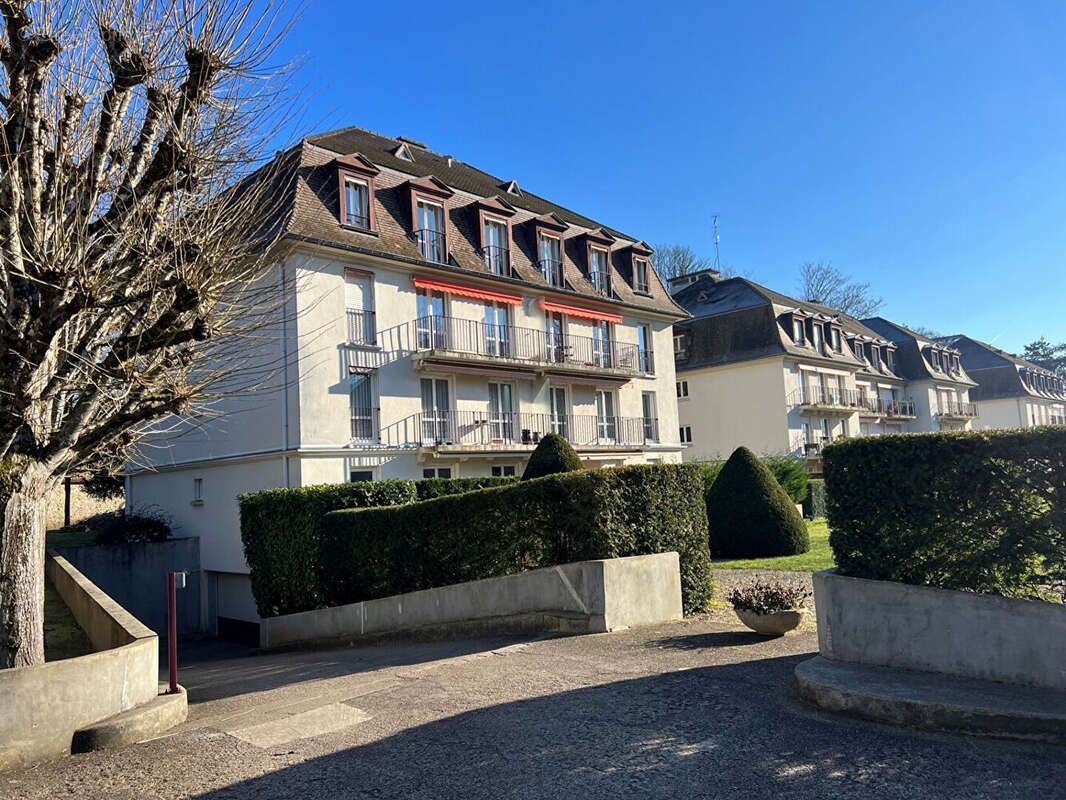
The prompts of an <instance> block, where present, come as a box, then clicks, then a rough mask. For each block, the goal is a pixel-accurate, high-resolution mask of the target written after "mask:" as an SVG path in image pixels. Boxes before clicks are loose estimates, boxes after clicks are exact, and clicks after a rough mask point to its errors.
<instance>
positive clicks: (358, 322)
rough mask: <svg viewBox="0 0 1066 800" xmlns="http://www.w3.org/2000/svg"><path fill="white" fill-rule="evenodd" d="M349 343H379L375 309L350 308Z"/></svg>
mask: <svg viewBox="0 0 1066 800" xmlns="http://www.w3.org/2000/svg"><path fill="white" fill-rule="evenodd" d="M348 344H364V345H372V344H377V318H376V316H375V314H374V312H373V311H363V310H360V309H355V308H349V309H348Z"/></svg>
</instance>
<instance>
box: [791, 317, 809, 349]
mask: <svg viewBox="0 0 1066 800" xmlns="http://www.w3.org/2000/svg"><path fill="white" fill-rule="evenodd" d="M792 341H794V342H795V343H796V344H804V343H805V342H806V337H805V336H804V335H803V320H801V319H793V320H792Z"/></svg>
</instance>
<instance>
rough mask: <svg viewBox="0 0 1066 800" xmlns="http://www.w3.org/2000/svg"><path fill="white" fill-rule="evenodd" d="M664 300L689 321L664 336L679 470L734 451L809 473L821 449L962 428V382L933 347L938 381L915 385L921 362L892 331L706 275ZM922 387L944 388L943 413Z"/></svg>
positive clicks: (947, 352) (942, 349)
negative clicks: (788, 460)
mask: <svg viewBox="0 0 1066 800" xmlns="http://www.w3.org/2000/svg"><path fill="white" fill-rule="evenodd" d="M672 289H673V290H674V299H675V300H676V301H677V302H678V304H679V305H681V306H682V307H683V308H684V309H685V310H686V311H688V312H689V313H690V314H691V316H692V318H691V319H689V320H685V321H682V322H679V323H678V324H676V325H675V326H674V356H675V364H676V370H677V386H676V393H677V397H678V401H677V402H678V418H679V424H680V426H681V430H680V433H681V440H682V442H685V443H689V444H690V447H689V449H688V450H686V452H685V456H684V457H685V459H686V460H691V461H708V460H717V459H722V458H726V457H728V456H729V454H730V453H731V452H732V451H733V449H735V448H736V447H738V446H741V445H745V446H747V447H749V448H751V449H752V450H754V451H755V452H757V453H763V454H776V453H791V454H793V455H796V456H797V457H802V458H804V459H806V460H807V462H808V465H809V467H810V468H811V469H812V470H814V471H817V470H819V469H820V465H821V451H822V448H823V447H824V446H825V445H827V444H829V443H831V442H833V441H834V440H836V439H839V438H841V437H848V436H869V435H877V434H882V433H903V432H911V431H929V430H936V429H939V428H940V427H948V426H951V425H959V426H966V425H968V424H969V419H970V417H961V416H960V415H962V414H967V413H969V411H970V410H971V406H970V404H969V398H968V395H967V394H966V392H967V390H968V389H969V387H970V386H972V385H973V382H972V381H971V380H970V379H969V378H968V377H967V376H966V375H965V373H964V372H963V371H962V369H961V367H960V366H957V360H958V354H957V352H954V351H952V349H951V348H949V347H947V346H945V345H941V344H939V343H936V344H934V345H931V347H932V348H933V349H935V351H936V355H935V356H933V355H932V354H930V355H929V356H928V357H929V358H935V361H936V363H937V364H943V365H944V369H945V370H946V371H945V372H942V373H941V372H939V371H938V372H935V373H931V374H930V375H929V376H928V378H926V377H923V375H922V374H921V373H920V371H919V369H918V366H917V364H916V363H912V362H914V361H916V360H917V359H918V358H919V357H922V356H921V354H920V353H919V352H918V348H917V346H916V345H913V343H908V341H906V339H905V337H904V335H903V334H902V333H900V331H897V330H894V329H893V330H890V331H888V332H887V333H886V332H882V331H879V330H878V329H876V328H874V327H872V326H870V325H868V324H867V321H859V320H857V319H854V318H852V317H850V316H848V315H846V314H843V313H841V312H839V311H837V310H836V309H833V308H829V307H828V306H824V305H821V304H818V303H810V302H806V301H803V300H799V299H797V298H794V297H789V296H787V295H783V294H781V293H779V292H775V291H773V290H771V289H768V288H766V287H765V286H760V285H759V284H757V283H754V282H752V281H750V280H747V279H745V278H729V279H727V280H721V279H719V277H718V275H717V274H716V273H715V272H714V271H713V270H707V271H704V272H701V273H695V274H693V275H688V276H684V277H683V278H681V279H678V280H675V281H673V282H672ZM897 340H898V341H897ZM912 351H913V352H912ZM930 387H932V388H933V389H935V390H936V391H939V390H940V389H944V391H947V389H948V388H950V389H951V391H952V398H953V399H952V402H948V400H947V397H946V396H944V397H943V398H942V397H941V395H939V394H936V391H934V393H933V394H932V395H930V393H929V388H930ZM941 400H942V401H943V402H944V404H945V405H944V406H943V408H941V406H940V405H938V403H939V402H941ZM952 403H954V404H952ZM942 411H943V412H944V413H943V414H942V413H941V412H942Z"/></svg>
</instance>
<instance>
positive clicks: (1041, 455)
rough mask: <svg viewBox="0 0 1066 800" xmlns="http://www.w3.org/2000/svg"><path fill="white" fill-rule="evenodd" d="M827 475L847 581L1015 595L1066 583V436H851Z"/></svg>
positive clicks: (831, 450)
mask: <svg viewBox="0 0 1066 800" xmlns="http://www.w3.org/2000/svg"><path fill="white" fill-rule="evenodd" d="M824 470H825V483H826V489H827V493H828V517H829V527H830V530H831V533H830V536H829V543H830V545H831V546H832V548H833V553H834V555H835V557H836V563H837V565H838V567H839V569H840V571H841V572H842V573H844V574H846V575H853V576H856V577H862V578H875V579H879V580H890V581H902V582H904V583H914V584H924V585H928V586H936V587H941V588H946V589H962V590H969V591H976V592H991V593H997V594H1003V595H1008V596H1018V597H1032V596H1040V595H1041V593H1042V589H1041V588H1040V587H1041V586H1046V585H1048V584H1055V583H1058V582H1061V581H1064V580H1066V428H1034V429H1029V430H1024V431H1017V430H1016V431H994V432H991V431H988V432H980V433H976V432H974V433H970V432H967V433H936V434H920V435H913V434H912V435H894V436H876V437H865V438H859V439H848V440H845V441H843V442H841V443H839V444H834V445H832V446H830V447H828V448H826V450H825V454H824Z"/></svg>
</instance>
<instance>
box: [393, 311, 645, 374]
mask: <svg viewBox="0 0 1066 800" xmlns="http://www.w3.org/2000/svg"><path fill="white" fill-rule="evenodd" d="M412 327H413V338H412V341H413V342H414V345H415V347H416V348H417V349H419V350H441V351H446V352H451V353H466V354H470V355H478V356H491V357H494V358H507V359H518V360H525V361H533V362H536V363H540V364H566V365H578V366H586V367H599V368H602V369H613V370H621V371H625V372H632V373H634V374H638V373H641V372H648V373H650V372H652V368H653V367H654V359H653V357H652V353H651V352H649V351H647V350H641V349H640V347H639V346H638V345H636V344H633V343H630V342H619V341H616V340H613V339H599V338H596V337H594V336H577V335H573V334H555V333H549V332H548V331H540V330H537V329H535V328H522V327H518V326H516V325H497V324H494V323H489V322H481V321H480V320H470V319H460V318H459V317H446V316H440V315H433V316H426V317H419V318H418V319H416V320H414V322H413V323H412Z"/></svg>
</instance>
